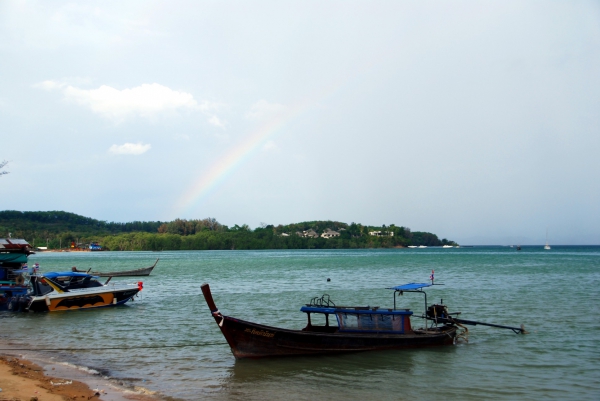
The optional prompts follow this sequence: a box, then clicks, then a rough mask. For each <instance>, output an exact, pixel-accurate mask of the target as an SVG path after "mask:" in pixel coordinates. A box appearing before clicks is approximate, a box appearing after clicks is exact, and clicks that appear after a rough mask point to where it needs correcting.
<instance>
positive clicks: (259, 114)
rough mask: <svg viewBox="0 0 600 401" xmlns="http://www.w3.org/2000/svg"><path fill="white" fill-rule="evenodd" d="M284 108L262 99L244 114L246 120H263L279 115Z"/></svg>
mask: <svg viewBox="0 0 600 401" xmlns="http://www.w3.org/2000/svg"><path fill="white" fill-rule="evenodd" d="M285 109H286V107H285V106H284V105H282V104H279V103H269V102H267V101H266V100H264V99H261V100H259V101H258V102H256V103H254V104H253V105H252V106H251V107H250V111H248V112H247V113H246V118H249V119H251V120H262V119H264V118H267V117H270V116H273V115H275V114H279V113H281V112H283V111H285Z"/></svg>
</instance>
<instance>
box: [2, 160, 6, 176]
mask: <svg viewBox="0 0 600 401" xmlns="http://www.w3.org/2000/svg"><path fill="white" fill-rule="evenodd" d="M7 164H8V160H2V161H1V162H0V176H3V175H4V174H8V171H3V170H2V169H3V168H4V166H6V165H7Z"/></svg>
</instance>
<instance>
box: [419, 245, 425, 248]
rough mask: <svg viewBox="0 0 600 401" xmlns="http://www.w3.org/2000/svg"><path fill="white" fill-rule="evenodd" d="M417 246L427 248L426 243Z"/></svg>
mask: <svg viewBox="0 0 600 401" xmlns="http://www.w3.org/2000/svg"><path fill="white" fill-rule="evenodd" d="M419 248H427V246H426V245H419Z"/></svg>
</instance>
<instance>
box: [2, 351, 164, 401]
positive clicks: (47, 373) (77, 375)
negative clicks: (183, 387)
mask: <svg viewBox="0 0 600 401" xmlns="http://www.w3.org/2000/svg"><path fill="white" fill-rule="evenodd" d="M26 358H27V359H26ZM26 358H23V355H18V354H12V353H10V354H7V353H4V354H3V355H0V389H1V390H0V401H35V400H37V401H64V400H92V401H93V400H101V401H131V400H137V401H157V400H159V399H160V398H159V397H158V396H156V395H153V394H152V393H151V392H149V391H146V390H144V389H141V388H131V389H130V388H126V387H124V386H119V385H118V384H116V383H113V382H111V381H110V380H109V379H106V378H104V377H102V376H100V375H98V374H93V373H90V372H89V371H87V372H86V371H85V370H81V369H78V368H77V367H74V366H72V365H68V364H63V363H58V362H49V361H44V360H42V359H38V358H36V357H29V356H26ZM34 362H35V363H34Z"/></svg>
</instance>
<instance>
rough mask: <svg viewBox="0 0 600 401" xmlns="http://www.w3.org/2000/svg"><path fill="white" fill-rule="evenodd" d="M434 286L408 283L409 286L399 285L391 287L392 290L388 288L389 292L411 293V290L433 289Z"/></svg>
mask: <svg viewBox="0 0 600 401" xmlns="http://www.w3.org/2000/svg"><path fill="white" fill-rule="evenodd" d="M432 285H433V284H430V283H408V284H402V285H397V286H395V287H390V288H388V290H395V291H410V290H418V289H420V288H423V287H431V286H432Z"/></svg>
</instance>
